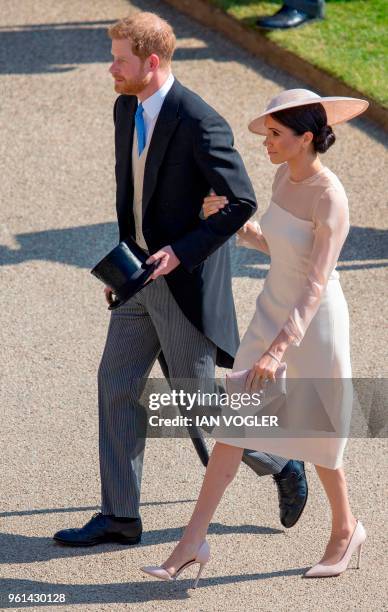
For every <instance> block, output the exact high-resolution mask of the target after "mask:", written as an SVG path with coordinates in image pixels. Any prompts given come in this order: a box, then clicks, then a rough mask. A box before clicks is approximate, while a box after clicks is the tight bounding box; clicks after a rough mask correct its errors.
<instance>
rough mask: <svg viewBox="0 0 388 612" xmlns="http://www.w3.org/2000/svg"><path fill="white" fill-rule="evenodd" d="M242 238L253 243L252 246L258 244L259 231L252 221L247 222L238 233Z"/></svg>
mask: <svg viewBox="0 0 388 612" xmlns="http://www.w3.org/2000/svg"><path fill="white" fill-rule="evenodd" d="M237 234H238V236H239V237H240V238H243V239H244V240H247V241H248V242H251V243H252V244H255V243H257V239H258V238H259V237H260V234H259V232H258V231H257V226H256V225H255V224H254V223H252V221H247V222H246V223H244V225H243V226H242V227H241V228H240V229H239V230H238V232H237Z"/></svg>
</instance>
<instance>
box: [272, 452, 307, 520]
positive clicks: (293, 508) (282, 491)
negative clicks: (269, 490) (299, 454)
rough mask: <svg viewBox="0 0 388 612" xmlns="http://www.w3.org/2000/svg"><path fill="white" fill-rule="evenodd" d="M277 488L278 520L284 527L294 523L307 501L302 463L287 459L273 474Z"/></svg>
mask: <svg viewBox="0 0 388 612" xmlns="http://www.w3.org/2000/svg"><path fill="white" fill-rule="evenodd" d="M273 479H274V481H275V482H276V485H277V488H278V497H279V510H280V522H281V524H282V525H283V526H284V527H293V526H294V525H296V523H297V522H298V520H299V519H300V517H301V516H302V512H303V510H304V507H305V505H306V502H307V496H308V487H307V480H306V474H305V471H304V463H303V462H302V461H294V460H292V461H289V462H288V463H287V464H286V465H285V466H284V468H283V469H282V471H281V472H280V473H279V474H275V475H274V476H273Z"/></svg>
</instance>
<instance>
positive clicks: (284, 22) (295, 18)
mask: <svg viewBox="0 0 388 612" xmlns="http://www.w3.org/2000/svg"><path fill="white" fill-rule="evenodd" d="M324 11H325V0H285V1H284V2H283V6H282V7H281V8H280V9H279V10H278V11H277V12H276V13H275V14H274V15H271V16H268V17H260V18H259V19H258V20H257V21H256V25H258V26H259V27H260V28H264V29H266V30H285V29H288V28H296V27H298V26H301V25H303V24H305V23H308V22H309V21H315V20H316V19H323V17H324Z"/></svg>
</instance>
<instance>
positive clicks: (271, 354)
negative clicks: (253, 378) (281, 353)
mask: <svg viewBox="0 0 388 612" xmlns="http://www.w3.org/2000/svg"><path fill="white" fill-rule="evenodd" d="M266 353H267V355H270V356H271V357H272V359H275V361H277V362H278V364H279V365H281V363H282V362H281V361H280V359H279V358H278V357H276V355H274V354H273V353H272V352H271V351H266Z"/></svg>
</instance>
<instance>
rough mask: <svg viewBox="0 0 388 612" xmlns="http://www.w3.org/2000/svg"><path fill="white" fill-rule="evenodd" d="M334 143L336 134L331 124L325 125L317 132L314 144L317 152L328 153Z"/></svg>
mask: <svg viewBox="0 0 388 612" xmlns="http://www.w3.org/2000/svg"><path fill="white" fill-rule="evenodd" d="M334 143H335V134H334V132H333V130H332V129H331V126H330V125H324V126H323V127H322V128H321V129H320V130H319V132H318V133H317V134H314V138H313V144H314V149H315V151H316V152H317V153H326V151H327V149H328V148H329V147H331V145H333V144H334Z"/></svg>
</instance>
